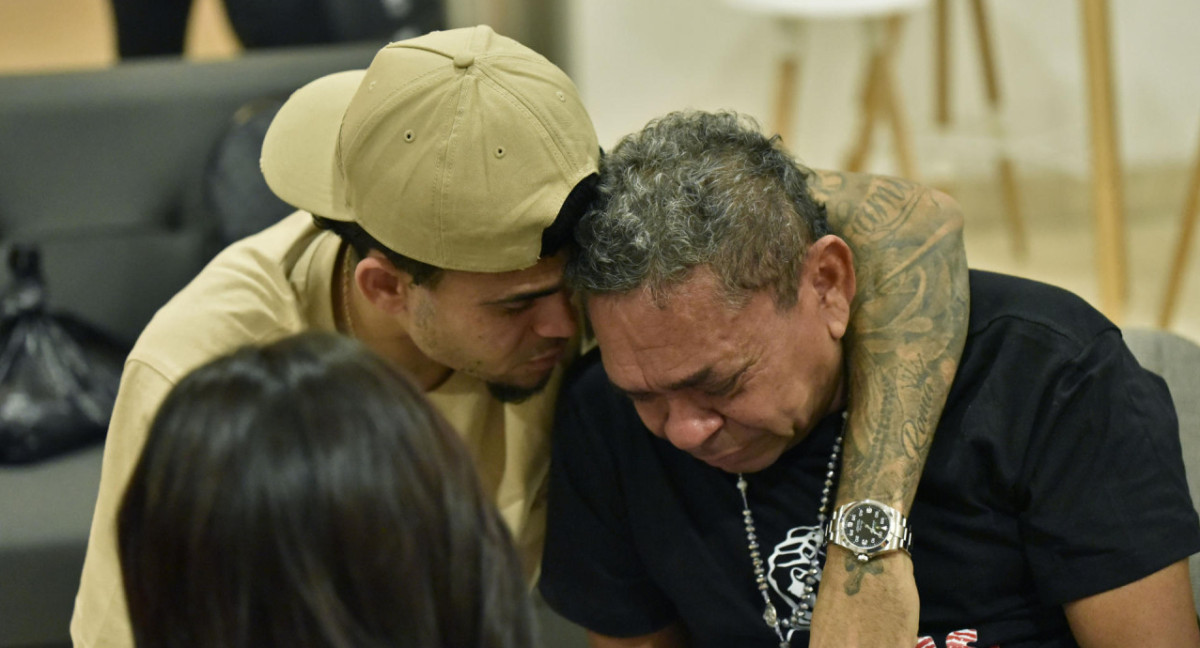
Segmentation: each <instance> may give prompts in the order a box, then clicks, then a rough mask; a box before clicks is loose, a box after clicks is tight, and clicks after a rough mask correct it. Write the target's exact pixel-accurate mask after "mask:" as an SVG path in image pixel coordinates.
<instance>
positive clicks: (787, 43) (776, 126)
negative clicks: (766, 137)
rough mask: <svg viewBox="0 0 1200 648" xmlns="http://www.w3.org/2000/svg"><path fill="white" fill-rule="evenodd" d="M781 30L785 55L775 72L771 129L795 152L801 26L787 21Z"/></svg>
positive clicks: (780, 59) (781, 57)
mask: <svg viewBox="0 0 1200 648" xmlns="http://www.w3.org/2000/svg"><path fill="white" fill-rule="evenodd" d="M781 28H782V29H781V31H782V32H783V40H784V53H783V55H782V56H780V57H779V66H778V67H777V68H776V70H775V103H774V105H773V106H772V109H771V129H772V131H774V132H775V133H777V134H778V135H779V137H780V139H782V140H783V144H784V146H785V147H786V148H788V149H789V150H792V151H794V150H795V149H794V148H793V146H792V145H793V144H794V142H793V140H792V124H793V122H794V120H795V118H796V85H797V75H798V74H799V69H800V65H799V62H798V59H799V56H798V55H797V53H796V52H797V51H798V50H799V42H800V33H799V32H800V26H799V25H797V24H796V23H795V22H794V21H791V20H785V21H784V22H783V23H781Z"/></svg>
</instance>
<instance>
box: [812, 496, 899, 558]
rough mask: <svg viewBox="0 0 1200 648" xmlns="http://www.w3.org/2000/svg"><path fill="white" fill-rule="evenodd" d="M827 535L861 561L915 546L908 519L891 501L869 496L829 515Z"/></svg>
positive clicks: (830, 539) (845, 505)
mask: <svg viewBox="0 0 1200 648" xmlns="http://www.w3.org/2000/svg"><path fill="white" fill-rule="evenodd" d="M825 537H826V538H828V539H829V542H832V543H833V544H835V545H838V546H839V547H845V548H846V549H849V550H850V551H852V552H854V555H855V556H857V557H858V559H859V561H861V562H867V561H868V560H870V559H871V558H874V557H875V556H878V555H879V554H882V553H887V552H889V551H897V550H902V551H905V552H907V551H908V548H909V546H910V545H912V531H911V529H909V527H908V518H906V517H904V514H903V513H901V512H900V511H897V510H896V509H894V508H892V507H890V506H888V505H887V504H883V503H881V502H876V501H875V500H869V499H867V500H858V501H856V502H850V503H848V504H843V505H841V506H839V507H838V508H837V510H836V511H834V512H833V516H832V517H830V518H829V524H828V526H827V527H826V529H825Z"/></svg>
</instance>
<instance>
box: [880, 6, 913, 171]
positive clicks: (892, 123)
mask: <svg viewBox="0 0 1200 648" xmlns="http://www.w3.org/2000/svg"><path fill="white" fill-rule="evenodd" d="M903 31H904V17H903V16H899V15H897V16H891V17H889V18H888V19H887V43H886V48H887V49H886V51H885V52H884V56H885V58H884V63H883V74H881V75H880V79H879V93H880V95H881V96H882V98H883V107H884V114H885V115H886V116H887V118H888V126H889V127H890V128H891V130H892V149H893V153H894V154H895V156H896V166H897V168H898V169H899V170H900V175H901V176H902V177H905V178H908V179H909V180H916V179H917V164H916V162H915V161H914V157H913V149H912V137H911V136H910V134H909V131H908V120H906V119H905V118H904V108H903V106H902V105H901V103H900V99H899V97H898V96H897V95H896V92H895V84H894V83H893V82H892V66H891V61H892V59H893V57H894V55H895V53H896V49H897V48H898V47H899V44H900V34H901V33H902V32H903Z"/></svg>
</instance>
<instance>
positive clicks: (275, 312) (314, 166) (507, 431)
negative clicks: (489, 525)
mask: <svg viewBox="0 0 1200 648" xmlns="http://www.w3.org/2000/svg"><path fill="white" fill-rule="evenodd" d="M599 156H600V148H599V145H598V143H597V140H596V134H595V131H594V129H593V127H592V124H591V121H590V119H589V117H588V115H587V112H586V111H585V109H584V107H583V105H582V102H581V101H580V99H579V96H578V93H577V91H576V89H575V87H574V85H573V84H572V83H571V82H570V80H569V79H568V78H567V77H566V75H564V74H563V73H562V71H561V70H559V69H558V68H557V67H555V66H554V65H552V64H551V63H549V62H548V61H547V60H546V59H544V58H543V57H541V56H540V55H538V54H536V53H534V52H532V51H531V50H529V49H528V48H525V47H523V46H521V45H520V44H519V43H516V42H515V41H512V40H510V39H507V38H504V37H501V36H498V35H496V34H495V33H493V32H492V31H491V29H489V28H487V27H475V28H469V29H456V30H450V31H446V32H435V33H432V34H428V35H425V36H422V37H419V38H415V39H411V40H407V41H401V42H397V43H392V44H391V45H388V46H387V47H385V48H383V49H382V50H381V51H380V52H379V54H378V55H377V56H376V58H375V60H374V61H373V62H372V64H371V66H370V68H368V69H367V70H365V71H362V70H359V71H349V72H341V73H337V74H332V75H329V76H326V77H323V78H321V79H318V80H316V81H314V82H312V83H310V84H309V85H307V86H305V87H304V88H301V89H300V90H298V91H297V92H296V93H295V94H294V95H293V96H292V97H291V98H290V99H289V100H288V102H287V103H286V104H285V105H284V106H283V108H282V109H281V110H280V112H279V114H278V116H277V117H276V119H275V121H274V122H273V123H272V126H271V128H270V131H269V132H268V133H267V138H266V141H265V142H264V145H263V156H262V168H263V172H264V175H265V177H266V179H267V182H268V184H269V185H270V186H271V188H272V190H273V191H274V192H275V193H277V194H278V195H279V196H280V197H281V198H283V199H284V200H285V201H287V202H289V203H290V204H292V205H294V206H296V207H297V208H299V209H300V210H301V211H298V212H297V213H295V214H293V215H291V216H289V217H287V218H286V219H284V220H283V221H282V222H280V223H279V224H277V225H275V226H273V227H271V228H269V229H267V230H266V231H264V232H262V233H260V234H258V235H255V236H252V237H249V238H247V239H245V240H243V241H240V242H238V243H235V244H234V245H232V246H230V247H229V248H228V249H226V250H225V251H224V252H222V253H221V254H220V255H218V256H217V257H216V258H215V259H214V260H213V261H212V263H210V265H209V266H208V267H207V268H205V269H204V270H203V271H202V272H201V273H200V275H198V276H197V277H196V279H195V280H193V281H192V282H191V284H189V285H188V286H187V287H186V288H184V289H183V290H182V291H181V292H180V293H179V294H178V295H176V296H175V297H174V298H173V299H172V300H171V301H170V302H169V303H168V304H167V305H166V306H164V307H163V308H162V309H161V310H160V311H159V312H158V314H156V315H155V317H154V319H153V320H152V321H151V323H150V324H149V326H148V327H147V328H146V330H145V331H144V332H143V334H142V336H141V337H140V338H139V340H138V342H137V344H136V345H135V347H134V350H133V351H132V353H131V354H130V356H129V359H128V361H127V363H126V369H125V374H124V376H123V377H122V385H121V390H120V394H119V396H118V399H117V405H116V408H115V410H114V413H113V419H112V422H111V424H110V428H109V435H108V441H107V444H106V447H105V457H104V467H103V475H102V478H101V484H100V493H99V498H98V501H97V505H96V513H95V517H94V520H93V524H92V533H91V539H90V542H89V546H88V555H87V559H86V562H85V565H84V571H83V578H82V582H81V585H80V591H79V595H78V597H77V599H76V607H75V614H74V617H73V619H72V623H71V634H72V637H73V640H74V642H75V644H76V645H77V646H87V647H100V646H128V645H131V638H130V632H129V627H128V620H127V614H126V611H125V603H124V598H123V594H122V589H121V581H120V571H119V566H118V562H117V556H116V552H115V547H114V540H115V538H114V531H113V528H114V514H115V511H116V507H117V505H118V504H119V501H120V497H121V495H122V492H123V490H124V488H125V484H126V483H127V481H128V478H129V474H130V471H131V469H132V467H133V465H134V464H135V463H136V460H137V457H138V455H139V453H140V451H141V448H142V444H143V443H144V440H145V436H146V430H147V427H148V423H149V421H150V419H151V417H152V416H153V415H154V413H155V410H156V408H157V407H158V404H159V403H160V401H161V400H162V398H163V397H164V395H165V394H166V393H167V391H168V390H169V389H170V388H171V386H172V385H173V384H174V383H175V382H177V381H178V380H179V379H180V378H181V377H182V376H183V375H184V374H186V373H187V372H188V371H189V370H191V369H192V368H194V367H196V366H198V365H200V364H202V363H203V362H205V361H207V360H210V359H212V358H214V357H216V356H218V355H221V354H223V353H226V352H228V351H229V350H231V349H233V348H236V347H239V346H242V345H246V344H251V343H262V342H267V341H271V340H274V339H277V338H280V337H283V336H285V335H288V334H292V333H296V332H299V331H304V330H311V329H318V330H330V331H333V330H336V331H340V332H342V333H344V334H346V335H350V336H353V337H356V338H358V339H360V340H362V341H363V342H365V343H366V344H368V345H369V346H370V347H371V348H373V349H374V350H375V351H377V352H379V353H380V354H382V355H383V356H385V357H387V358H389V359H391V360H393V361H394V362H396V363H398V364H399V365H401V366H403V367H405V368H406V369H407V370H409V371H410V372H411V373H412V375H413V376H415V377H416V379H417V380H418V381H419V382H421V384H422V385H423V386H424V387H425V388H426V390H427V391H426V393H427V394H428V396H429V397H430V399H431V400H432V401H433V402H434V403H435V405H437V406H438V407H439V409H440V410H441V411H442V412H443V413H444V414H445V415H446V417H447V418H448V419H449V421H450V422H451V423H452V424H453V425H454V426H455V427H456V428H457V429H458V431H459V432H460V433H461V434H462V435H463V437H464V438H465V440H466V441H467V443H468V445H469V446H470V448H471V449H472V451H473V453H474V455H475V458H476V462H477V465H478V469H479V472H480V475H481V478H482V481H483V483H484V485H485V487H486V488H488V489H489V490H490V491H491V492H492V493H493V494H494V499H495V502H496V504H497V506H498V507H499V509H500V512H501V514H502V516H503V517H504V519H505V521H506V522H507V523H508V524H509V526H510V529H511V531H512V533H513V537H514V540H515V541H516V544H517V548H518V552H519V553H520V554H521V556H522V558H523V560H524V561H525V568H526V573H527V574H528V575H529V577H530V579H531V580H532V579H533V578H535V577H536V572H537V566H538V564H539V557H540V554H541V546H542V540H543V536H544V529H545V521H544V514H545V511H544V501H545V492H544V490H545V483H546V475H547V469H548V462H549V440H548V431H549V428H550V420H551V417H552V409H553V401H554V397H555V395H556V393H557V389H558V383H559V381H560V379H561V367H563V366H564V365H565V364H566V363H568V362H569V361H570V360H571V359H573V358H574V357H575V356H576V355H577V349H578V346H579V342H578V341H579V338H580V335H579V328H578V324H577V321H576V318H575V308H574V306H573V304H572V302H571V300H570V297H569V295H568V294H567V293H566V291H565V290H564V288H563V283H562V267H563V264H564V255H563V253H561V252H560V248H561V247H562V245H563V244H564V243H565V242H566V241H567V240H569V238H570V233H571V226H572V224H573V222H574V220H575V219H577V218H578V216H579V215H580V214H581V212H582V211H583V210H584V209H586V207H587V205H588V203H589V201H590V198H591V195H592V191H593V188H594V181H595V176H596V172H597V168H598V164H599ZM817 183H818V184H819V185H820V186H814V189H813V190H814V192H816V193H817V195H818V196H820V197H821V198H822V199H824V200H825V201H826V202H827V204H828V206H829V210H830V213H831V218H832V219H833V220H834V221H835V222H836V223H837V224H838V225H840V226H843V227H844V228H845V231H844V234H845V235H846V236H847V238H848V239H849V240H850V241H851V244H856V245H861V246H862V250H861V251H862V252H863V253H864V254H863V261H864V266H865V268H864V271H863V274H864V276H865V277H868V278H869V279H867V280H864V281H863V284H864V288H863V289H862V290H861V291H860V293H861V294H862V295H863V296H862V299H861V301H860V303H861V304H862V307H861V308H858V309H857V311H856V316H855V318H854V319H853V320H852V327H854V328H855V330H856V332H857V334H858V337H859V339H861V340H862V344H860V345H859V346H857V347H853V348H855V349H856V350H858V351H860V352H861V353H860V354H859V355H857V356H856V357H855V361H854V369H853V370H852V371H853V372H854V374H855V376H856V379H855V380H854V381H852V389H854V390H855V396H856V397H855V401H854V403H855V409H854V410H853V411H852V412H851V415H850V424H849V429H848V439H847V441H846V444H847V450H846V457H847V461H848V462H850V463H848V464H847V465H848V469H847V472H846V474H845V476H844V477H843V478H842V483H843V485H842V487H841V488H840V489H839V497H841V498H851V499H854V498H860V497H866V496H871V497H874V498H875V499H880V500H883V501H886V502H890V503H893V504H894V505H896V506H898V507H900V508H906V506H907V503H908V502H909V501H911V498H912V493H913V489H914V488H915V484H916V479H915V477H916V475H917V474H918V473H919V472H920V466H921V461H922V459H923V456H924V450H923V449H924V448H925V447H926V445H927V441H928V436H929V434H930V432H929V431H930V430H932V429H933V427H934V425H935V424H936V421H937V418H938V416H939V413H940V408H941V404H942V402H943V401H944V399H945V396H946V391H947V387H948V385H949V381H950V379H951V377H952V376H953V372H954V368H955V366H956V363H957V359H958V354H959V352H960V349H961V346H962V340H963V333H964V322H965V319H966V303H965V295H966V270H965V259H964V256H963V251H962V245H961V238H960V236H959V233H960V230H961V216H960V215H959V213H958V211H957V207H956V206H955V205H954V204H953V202H952V201H950V200H948V199H946V198H945V197H944V196H941V195H940V194H936V193H935V192H931V191H929V190H927V189H924V188H922V187H919V186H916V185H913V184H911V183H906V182H903V181H897V180H894V179H887V178H878V177H871V176H856V175H843V174H834V173H823V174H818V178H817ZM872 246H888V247H889V248H893V249H901V250H904V251H905V252H904V253H903V254H901V255H899V256H898V255H896V254H889V255H877V256H878V257H879V258H881V259H882V258H888V259H893V260H894V259H897V258H900V257H902V259H901V262H899V263H895V264H894V265H892V266H891V267H888V268H886V269H885V268H878V267H872V266H871V265H870V258H871V256H872V255H871V247H872ZM896 246H899V247H896ZM880 263H882V262H880ZM889 263H891V262H889ZM929 320H933V321H935V325H933V326H932V327H928V328H932V330H934V331H939V332H944V333H943V334H939V336H934V335H930V334H926V335H924V336H922V337H921V339H920V340H919V341H905V337H906V335H907V334H906V333H905V331H906V330H907V329H906V327H907V326H909V325H911V324H912V323H913V322H916V325H919V326H921V327H922V328H926V327H925V326H924V323H926V322H927V321H929ZM901 431H903V432H904V434H903V435H901V434H900V432H901ZM214 478H215V479H219V478H220V476H219V475H215V476H214ZM903 560H904V559H900V558H897V559H895V561H894V562H891V563H888V564H887V565H885V567H888V569H887V570H885V571H884V573H882V574H878V573H874V572H873V574H874V575H873V576H872V577H871V578H869V579H867V581H865V583H863V584H862V585H861V588H860V591H861V594H860V595H857V596H856V597H855V598H853V599H851V598H848V597H844V598H843V599H842V600H841V601H839V602H837V603H836V604H835V603H830V604H829V606H827V607H828V608H829V609H828V611H827V613H826V617H825V618H827V619H829V622H828V623H827V624H826V625H825V626H824V627H825V628H827V629H826V630H822V632H827V633H829V636H830V637H831V640H833V641H836V639H832V638H833V637H836V636H839V633H840V632H841V631H842V630H844V629H845V628H847V627H849V626H854V627H861V626H863V625H864V624H866V625H868V626H869V625H871V624H876V625H879V626H881V627H883V628H885V629H886V628H890V627H892V626H896V625H903V624H907V623H909V622H910V621H912V622H913V623H915V620H914V619H915V613H916V592H915V586H914V585H913V583H912V576H911V565H910V564H907V563H905V562H904V561H903ZM823 591H824V590H823ZM830 598H831V599H832V597H830ZM884 604H886V605H887V606H890V608H891V609H894V610H897V611H896V612H893V613H890V614H885V615H880V614H879V613H878V612H875V611H874V610H878V609H880V606H881V605H884ZM855 606H857V607H855ZM864 615H870V618H864ZM910 617H913V618H911V619H910ZM903 634H904V633H903V632H900V633H898V634H897V635H896V636H903ZM814 645H816V644H814ZM842 645H846V644H842ZM876 645H881V644H876Z"/></svg>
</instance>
